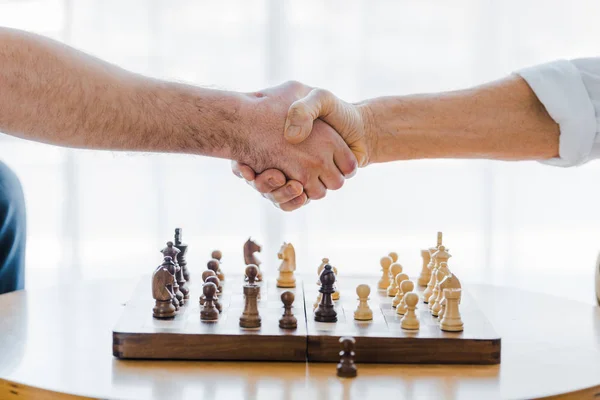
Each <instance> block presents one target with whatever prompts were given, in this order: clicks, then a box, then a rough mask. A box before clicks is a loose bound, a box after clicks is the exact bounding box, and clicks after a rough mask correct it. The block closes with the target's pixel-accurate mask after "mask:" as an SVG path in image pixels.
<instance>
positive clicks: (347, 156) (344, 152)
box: [333, 146, 358, 179]
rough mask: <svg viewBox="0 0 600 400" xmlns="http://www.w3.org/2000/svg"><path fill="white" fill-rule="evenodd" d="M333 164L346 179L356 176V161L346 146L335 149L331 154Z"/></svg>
mask: <svg viewBox="0 0 600 400" xmlns="http://www.w3.org/2000/svg"><path fill="white" fill-rule="evenodd" d="M333 162H334V163H335V165H336V167H337V169H338V170H339V171H340V173H341V174H342V175H343V176H344V177H345V178H346V179H349V178H352V177H353V176H354V175H356V171H357V170H358V160H356V156H355V155H354V153H352V150H350V149H349V148H348V147H347V146H343V147H342V148H338V149H336V151H335V152H334V153H333Z"/></svg>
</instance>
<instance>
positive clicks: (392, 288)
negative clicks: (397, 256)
mask: <svg viewBox="0 0 600 400" xmlns="http://www.w3.org/2000/svg"><path fill="white" fill-rule="evenodd" d="M400 273H402V265H400V264H398V263H393V264H392V266H391V267H390V285H389V286H388V288H387V295H388V296H390V297H394V296H395V295H396V293H398V285H397V284H396V276H398V274H400Z"/></svg>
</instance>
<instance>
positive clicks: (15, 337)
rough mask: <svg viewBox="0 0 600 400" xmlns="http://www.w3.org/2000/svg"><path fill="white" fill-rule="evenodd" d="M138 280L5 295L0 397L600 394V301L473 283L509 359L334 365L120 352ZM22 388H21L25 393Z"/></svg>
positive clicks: (0, 301) (0, 317)
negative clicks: (123, 319)
mask: <svg viewBox="0 0 600 400" xmlns="http://www.w3.org/2000/svg"><path fill="white" fill-rule="evenodd" d="M134 287H135V282H134V281H125V282H117V281H104V282H93V283H83V282H82V283H80V284H77V285H68V286H64V287H56V288H52V289H44V290H36V291H33V292H30V291H20V292H14V293H9V294H5V295H1V296H0V398H2V399H12V398H15V399H17V398H35V399H55V398H60V399H62V398H78V396H82V397H91V398H103V399H123V398H125V399H187V398H189V399H215V400H217V399H218V400H224V399H229V398H231V399H262V398H285V399H295V398H297V399H304V398H313V399H327V398H343V399H350V398H357V399H365V398H375V397H376V396H381V397H380V398H382V399H383V398H386V399H387V398H403V399H420V398H431V399H444V398H452V399H454V398H456V399H463V398H473V399H493V398H540V397H547V396H557V395H560V397H561V398H574V399H575V398H576V399H586V398H587V399H598V398H599V397H600V307H595V306H592V305H588V304H584V303H579V302H576V301H572V300H565V299H562V298H559V297H555V296H549V295H543V294H535V293H531V292H526V291H522V290H518V289H512V288H506V287H495V286H489V285H467V286H466V290H468V291H469V293H470V294H471V295H472V296H473V297H475V299H476V300H477V302H478V304H479V306H480V308H481V309H482V310H483V311H484V312H485V314H486V315H487V317H488V318H489V320H490V321H491V323H492V324H493V325H494V327H495V329H496V331H497V332H498V333H500V335H501V336H502V363H501V364H500V365H493V366H474V365H473V366H471V365H374V364H369V365H367V364H359V365H358V377H357V378H354V379H341V378H337V377H336V368H335V365H334V364H317V363H310V364H308V363H267V362H262V363H258V362H193V361H190V362H182V361H121V360H117V359H115V358H114V357H113V356H112V349H111V347H112V339H111V337H112V336H111V332H112V328H113V326H114V324H115V322H116V320H117V318H118V317H119V316H120V314H121V310H122V305H123V303H124V302H126V301H127V300H128V298H129V296H130V295H131V293H132V291H133V289H134ZM19 396H21V397H19Z"/></svg>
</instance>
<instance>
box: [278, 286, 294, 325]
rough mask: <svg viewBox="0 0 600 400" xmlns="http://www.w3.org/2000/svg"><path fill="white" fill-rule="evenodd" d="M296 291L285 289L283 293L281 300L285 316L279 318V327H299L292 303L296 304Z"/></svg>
mask: <svg viewBox="0 0 600 400" xmlns="http://www.w3.org/2000/svg"><path fill="white" fill-rule="evenodd" d="M294 298H295V296H294V293H292V292H290V291H285V292H283V293H282V294H281V301H282V302H283V309H284V311H283V316H282V317H281V319H280V320H279V327H280V328H281V329H296V328H297V327H298V320H297V319H296V317H294V314H293V313H292V304H294Z"/></svg>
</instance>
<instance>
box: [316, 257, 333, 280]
mask: <svg viewBox="0 0 600 400" xmlns="http://www.w3.org/2000/svg"><path fill="white" fill-rule="evenodd" d="M327 264H329V258H323V259H322V260H321V265H319V268H318V269H317V285H319V286H321V272H323V269H324V268H325V266H326V265H327ZM334 273H335V271H334Z"/></svg>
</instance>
